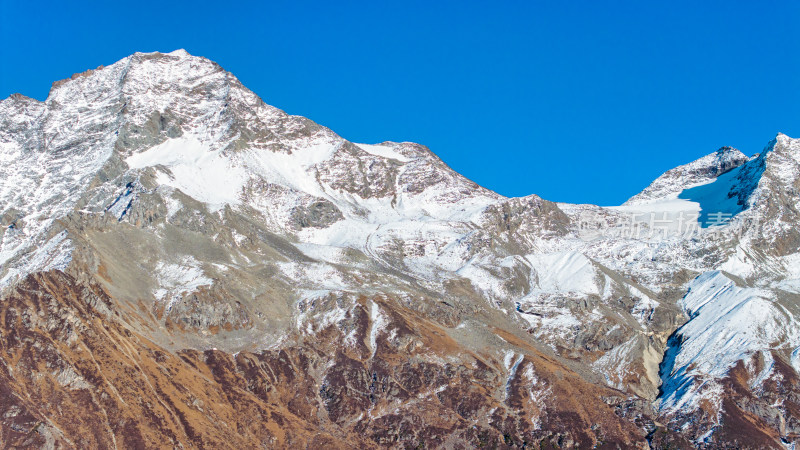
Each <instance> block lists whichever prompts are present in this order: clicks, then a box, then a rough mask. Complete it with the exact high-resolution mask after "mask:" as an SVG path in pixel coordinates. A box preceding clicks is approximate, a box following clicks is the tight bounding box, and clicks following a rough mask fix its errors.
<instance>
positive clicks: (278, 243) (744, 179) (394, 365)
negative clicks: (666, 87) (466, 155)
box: [0, 51, 800, 449]
mask: <svg viewBox="0 0 800 450" xmlns="http://www.w3.org/2000/svg"><path fill="white" fill-rule="evenodd" d="M0 159H1V160H2V164H0V219H1V220H2V224H0V225H2V228H1V229H0V235H1V236H0V239H1V241H0V242H1V243H0V286H1V287H2V299H0V319H1V320H0V333H1V335H2V339H0V391H2V392H1V393H2V395H0V442H2V443H3V444H4V446H8V447H13V446H22V447H41V448H53V447H57V448H111V447H122V448H156V447H165V448H175V447H199V448H237V449H238V448H256V447H269V448H272V447H275V448H286V447H291V448H302V447H307V448H337V447H338V448H382V447H398V448H417V447H423V448H435V447H443V448H473V447H487V448H514V447H519V448H540V447H543V448H552V447H556V448H559V447H574V446H576V447H579V448H591V447H595V446H596V447H609V448H617V447H621V448H675V447H679V448H681V447H683V448H685V447H695V446H701V447H702V446H706V447H712V448H719V447H738V448H783V447H784V446H791V445H794V444H796V443H798V442H799V441H800V434H799V433H800V384H799V383H800V378H798V370H800V326H799V325H798V317H800V310H799V308H800V307H799V306H798V305H799V304H800V253H799V252H798V250H799V249H800V231H798V226H797V225H798V223H800V222H799V220H800V218H799V217H798V211H800V194H799V192H800V141H798V140H793V139H791V138H789V137H787V136H785V135H782V134H779V135H778V136H777V137H776V138H775V139H774V140H773V141H771V142H770V143H769V144H768V145H767V147H766V148H765V149H764V150H763V151H762V152H761V153H760V154H758V155H754V156H752V157H748V156H746V155H744V154H742V153H741V152H739V151H737V150H734V149H731V148H722V149H720V150H718V151H716V152H714V153H712V154H710V155H708V156H705V157H702V158H700V159H698V160H697V161H694V162H692V163H690V164H687V165H685V166H681V167H678V168H675V169H672V170H670V171H668V172H666V173H665V174H664V175H663V176H661V177H660V178H658V179H657V180H655V181H654V182H653V184H652V185H651V186H649V187H648V188H647V189H645V190H644V191H643V192H642V193H641V194H638V195H636V196H634V197H633V198H632V199H631V200H630V201H628V202H627V203H626V204H624V205H622V206H618V207H599V206H593V205H570V204H556V203H553V202H549V201H547V200H544V199H542V198H540V197H538V196H535V195H531V196H529V197H523V198H506V197H503V196H501V195H498V194H496V193H494V192H492V191H490V190H487V189H485V188H482V187H481V186H478V185H476V184H475V183H473V182H471V181H470V180H467V179H466V178H464V177H462V176H461V175H459V174H458V173H456V172H454V171H453V170H451V169H450V168H449V167H448V166H447V165H446V164H445V163H443V162H442V161H441V160H440V159H439V158H437V157H436V156H435V155H434V154H433V153H432V152H431V151H430V150H428V149H427V148H426V147H424V146H421V145H418V144H413V143H408V142H403V143H395V142H384V143H380V144H370V145H366V144H356V143H352V142H349V141H347V140H345V139H343V138H342V137H340V136H338V135H336V134H335V133H334V132H333V131H331V130H329V129H327V128H325V127H323V126H320V125H318V124H316V123H314V122H312V121H310V120H308V119H306V118H303V117H298V116H291V115H288V114H286V113H284V112H283V111H280V110H278V109H276V108H274V107H272V106H269V105H267V104H266V103H264V102H263V101H262V100H261V99H260V98H259V97H258V96H256V95H255V94H254V93H253V92H251V91H249V90H248V89H247V88H245V87H244V86H243V85H242V84H241V83H240V82H239V81H238V80H237V79H236V77H234V76H233V75H232V74H230V73H228V72H226V71H224V70H223V69H222V68H221V67H220V66H218V65H217V64H215V63H213V62H211V61H209V60H207V59H204V58H199V57H194V56H191V55H189V54H187V53H186V52H184V51H176V52H172V53H168V54H161V53H149V54H144V53H137V54H134V55H132V56H130V57H128V58H125V59H123V60H121V61H119V62H117V63H114V64H112V65H110V66H108V67H102V68H98V69H97V70H93V71H88V72H85V73H82V74H78V75H75V76H73V77H72V78H71V79H69V80H64V81H60V82H56V83H55V84H54V85H53V88H52V90H51V92H50V94H49V96H48V98H47V99H46V100H45V101H44V102H39V101H37V100H34V99H30V98H26V97H24V96H21V95H12V96H11V97H9V98H7V99H5V100H3V101H2V102H0Z"/></svg>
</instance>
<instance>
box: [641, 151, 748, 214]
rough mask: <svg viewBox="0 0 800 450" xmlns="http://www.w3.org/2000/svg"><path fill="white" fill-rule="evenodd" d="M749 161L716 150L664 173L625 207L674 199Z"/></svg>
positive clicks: (739, 153) (737, 153) (739, 156)
mask: <svg viewBox="0 0 800 450" xmlns="http://www.w3.org/2000/svg"><path fill="white" fill-rule="evenodd" d="M748 160H749V158H748V157H747V155H745V154H744V153H742V152H741V151H739V150H737V149H735V148H733V147H727V146H726V147H720V148H719V149H717V151H715V152H714V153H710V154H708V155H706V156H703V157H702V158H699V159H696V160H694V161H692V162H690V163H688V164H684V165H682V166H678V167H676V168H674V169H671V170H668V171H666V172H664V174H663V175H661V176H660V177H658V178H656V179H655V180H654V181H653V182H652V183H651V184H650V185H649V186H648V187H647V188H645V189H644V190H643V191H642V192H640V193H639V194H636V195H635V196H633V197H631V198H630V199H629V200H628V201H627V202H625V204H626V205H635V204H640V203H644V202H649V201H652V200H656V199H662V198H666V197H669V196H677V195H678V194H679V193H680V192H681V191H683V190H684V189H686V188H688V187H691V186H693V185H697V184H700V183H704V182H708V181H709V180H712V179H714V178H716V177H718V176H720V175H722V174H724V173H726V172H729V171H731V170H733V169H735V168H737V167H739V166H741V165H742V164H744V163H746V162H747V161H748Z"/></svg>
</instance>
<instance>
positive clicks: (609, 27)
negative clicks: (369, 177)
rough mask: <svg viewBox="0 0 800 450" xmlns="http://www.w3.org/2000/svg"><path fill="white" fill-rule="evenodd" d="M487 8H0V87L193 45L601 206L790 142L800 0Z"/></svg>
mask: <svg viewBox="0 0 800 450" xmlns="http://www.w3.org/2000/svg"><path fill="white" fill-rule="evenodd" d="M45 3H46V2H45ZM489 3H490V2H481V3H478V2H469V1H461V2H437V3H436V5H431V4H429V2H414V1H403V2H396V3H383V2H375V1H372V2H360V3H356V2H322V1H320V2H302V1H281V2H252V3H247V2H233V1H229V2H204V1H195V2H185V3H182V2H168V1H149V0H142V1H136V2H127V3H126V2H120V3H115V2H99V1H98V2H85V3H83V2H76V1H69V2H52V4H49V5H48V4H38V5H34V2H22V1H11V0H0V5H2V6H1V8H2V10H0V64H2V70H0V97H2V98H5V97H6V96H8V95H9V94H11V93H13V92H20V93H22V94H25V95H28V96H31V97H34V98H38V99H44V98H46V96H47V92H48V90H49V88H50V84H51V83H52V82H53V81H55V80H58V79H62V78H66V77H68V76H70V75H71V74H72V73H75V72H81V71H83V70H86V69H89V68H94V67H97V66H98V65H101V64H104V65H107V64H110V63H113V62H114V61H116V60H118V59H121V58H123V57H125V56H127V55H128V54H130V53H133V52H134V51H155V50H159V51H171V50H174V49H177V48H185V49H186V50H188V51H189V52H190V53H192V54H195V55H201V56H206V57H208V58H210V59H213V60H215V61H217V62H219V63H220V64H221V65H222V66H223V67H225V68H226V69H227V70H229V71H231V72H233V73H234V74H235V75H237V76H238V77H239V79H241V80H242V82H243V83H244V84H245V85H246V86H248V87H249V88H251V89H252V90H253V91H255V92H256V93H257V94H259V95H260V96H261V97H262V98H263V99H264V100H265V101H266V102H267V103H269V104H272V105H275V106H277V107H279V108H282V109H284V110H286V111H287V112H289V113H292V114H300V115H303V116H306V117H309V118H311V119H313V120H315V121H317V122H319V123H321V124H323V125H326V126H328V127H330V128H332V129H333V130H334V131H336V132H337V133H339V134H340V135H342V136H343V137H345V138H347V139H349V140H351V141H355V142H366V143H374V142H380V141H384V140H394V141H414V142H419V143H422V144H425V145H427V146H429V147H430V148H431V149H432V150H433V151H434V152H435V153H437V154H438V155H439V156H440V157H441V158H442V159H444V161H445V162H447V163H448V164H450V166H452V167H453V168H454V169H456V170H457V171H459V172H461V173H462V174H464V175H466V176H467V177H469V178H471V179H473V180H475V181H476V182H478V183H480V184H481V185H483V186H486V187H488V188H491V189H493V190H495V191H498V192H500V193H502V194H505V195H509V196H521V195H527V194H531V193H536V194H539V195H541V196H543V197H545V198H547V199H551V200H557V201H569V202H586V203H599V204H618V203H621V202H622V201H624V200H625V199H627V198H628V197H629V196H631V195H633V194H635V193H636V192H638V191H639V190H641V189H642V188H644V187H645V186H646V185H647V184H648V183H649V182H650V181H651V180H652V179H653V178H655V177H657V176H658V175H659V174H661V173H662V172H664V171H665V170H667V169H670V168H672V167H674V166H676V165H679V164H682V163H684V162H688V161H690V160H693V159H695V158H698V157H700V156H702V155H704V154H707V153H710V152H712V151H714V150H716V149H717V148H718V147H720V146H723V145H731V146H734V147H737V148H739V149H741V150H742V151H744V152H745V153H748V154H750V153H755V152H758V151H760V150H761V148H762V147H763V146H764V144H766V143H767V141H769V140H770V139H772V138H773V137H774V135H775V133H777V132H778V131H781V132H784V133H786V134H789V135H790V136H794V137H800V31H798V28H797V24H798V23H800V2H769V1H765V2H737V1H720V2H697V1H692V2H649V1H648V2H641V1H631V2H615V1H607V2H595V1H569V2H555V1H553V2H496V4H495V5H493V6H488V4H489Z"/></svg>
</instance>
